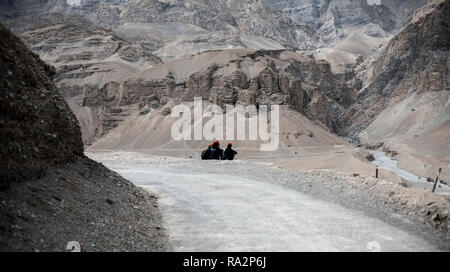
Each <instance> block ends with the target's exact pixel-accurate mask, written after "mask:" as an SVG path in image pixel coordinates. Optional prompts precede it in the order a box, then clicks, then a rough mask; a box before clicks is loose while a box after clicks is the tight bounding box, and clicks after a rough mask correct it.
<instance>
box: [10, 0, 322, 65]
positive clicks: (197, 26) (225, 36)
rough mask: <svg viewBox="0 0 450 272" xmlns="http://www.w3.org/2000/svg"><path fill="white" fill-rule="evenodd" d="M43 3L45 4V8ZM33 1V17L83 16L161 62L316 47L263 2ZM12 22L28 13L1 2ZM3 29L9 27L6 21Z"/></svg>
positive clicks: (309, 32) (304, 30) (306, 31)
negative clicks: (248, 50)
mask: <svg viewBox="0 0 450 272" xmlns="http://www.w3.org/2000/svg"><path fill="white" fill-rule="evenodd" d="M44 2H46V3H45V4H44ZM69 2H70V1H65V0H48V1H39V2H37V1H36V2H33V4H34V5H36V8H35V13H34V14H42V13H62V14H70V15H82V16H84V17H86V18H87V19H88V20H90V21H92V22H93V23H95V24H96V25H98V26H100V27H102V28H105V29H111V30H113V31H114V32H115V33H116V35H118V36H120V37H121V38H122V39H125V40H127V41H129V42H132V43H134V42H136V41H139V42H141V43H146V44H148V45H149V49H151V50H152V52H153V53H154V54H155V55H157V56H159V57H161V58H163V59H165V60H169V59H180V58H183V57H189V56H190V55H192V54H195V53H199V52H203V51H207V50H217V49H229V48H253V49H280V48H290V49H302V50H305V49H308V50H309V49H313V48H316V47H317V46H318V45H319V44H320V40H319V37H318V35H317V33H316V32H315V30H314V29H312V28H311V27H309V26H308V25H305V24H300V23H296V22H294V21H292V20H291V19H290V18H289V17H288V16H286V15H284V14H283V13H282V12H280V11H277V10H274V9H272V8H271V7H270V6H268V5H267V4H266V3H265V2H264V1H263V0H257V1H255V0H247V1H237V0H189V1H181V0H177V1H175V0H171V1H157V0H152V1H142V0H130V1H111V0H110V1H100V0H93V1H78V2H77V1H71V2H70V4H69ZM3 6H5V10H9V13H8V14H9V15H8V16H6V15H3V19H4V20H5V19H11V18H13V17H16V15H30V14H32V10H31V9H30V10H29V9H28V8H26V6H25V5H16V4H7V3H5V4H3ZM7 25H8V26H10V25H14V23H12V24H11V23H8V22H7Z"/></svg>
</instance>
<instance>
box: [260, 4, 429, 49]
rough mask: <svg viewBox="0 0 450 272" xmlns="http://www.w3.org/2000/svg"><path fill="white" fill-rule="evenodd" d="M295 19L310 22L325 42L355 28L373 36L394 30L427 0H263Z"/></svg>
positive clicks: (346, 34) (331, 41)
mask: <svg viewBox="0 0 450 272" xmlns="http://www.w3.org/2000/svg"><path fill="white" fill-rule="evenodd" d="M266 2H267V3H268V4H269V5H271V6H273V7H274V8H277V9H280V10H283V11H284V12H285V13H286V14H288V15H289V16H290V17H291V18H293V19H294V20H295V21H297V22H301V23H307V24H312V25H314V26H315V28H316V29H319V33H320V34H321V35H322V38H323V39H324V41H325V42H326V43H328V44H334V43H337V42H339V41H342V40H344V39H345V38H346V37H347V36H348V35H349V34H350V33H351V32H352V30H353V29H354V28H356V27H357V28H365V33H366V34H367V35H369V36H373V37H381V36H388V35H391V34H395V32H396V31H398V30H399V29H401V28H402V27H403V26H405V24H407V23H408V22H409V21H410V20H411V18H412V17H413V13H414V11H415V10H416V9H417V8H420V7H421V6H423V5H424V4H426V0H412V1H402V0H394V1H374V0H357V1H353V0H293V1H278V0H266Z"/></svg>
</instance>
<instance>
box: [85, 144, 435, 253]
mask: <svg viewBox="0 0 450 272" xmlns="http://www.w3.org/2000/svg"><path fill="white" fill-rule="evenodd" d="M90 156H91V157H93V158H94V159H96V160H98V161H101V162H103V163H104V164H105V165H106V166H107V167H109V168H110V169H112V170H114V171H116V172H118V173H119V174H121V175H122V176H124V177H125V178H127V179H128V180H130V181H132V182H134V183H135V184H137V185H139V186H142V187H144V188H148V189H150V190H152V191H153V192H157V193H158V194H159V196H160V207H161V212H162V214H163V218H164V223H165V227H166V228H167V231H168V235H169V240H170V245H171V247H172V250H175V251H434V250H437V248H435V247H434V246H433V245H431V244H430V243H429V242H428V241H427V240H425V239H423V238H422V237H419V236H416V235H414V234H412V233H410V232H407V231H404V230H402V229H400V228H397V227H394V226H392V225H389V224H387V223H385V222H383V221H382V220H380V219H377V218H375V217H371V216H370V215H367V214H365V213H363V212H361V211H357V210H353V209H349V208H345V207H343V206H341V205H339V204H336V203H332V202H328V201H324V200H321V199H319V198H317V197H313V196H310V195H307V194H305V193H303V192H301V191H299V190H295V189H294V188H290V187H286V186H283V185H282V184H279V183H277V182H276V181H277V180H278V179H280V178H282V177H281V174H280V173H281V172H280V171H282V170H280V169H277V168H276V167H274V166H273V165H271V164H262V163H249V162H244V161H233V162H219V161H207V162H204V161H203V162H202V161H198V160H188V159H178V158H158V157H150V156H143V155H139V154H137V153H99V154H91V155H90Z"/></svg>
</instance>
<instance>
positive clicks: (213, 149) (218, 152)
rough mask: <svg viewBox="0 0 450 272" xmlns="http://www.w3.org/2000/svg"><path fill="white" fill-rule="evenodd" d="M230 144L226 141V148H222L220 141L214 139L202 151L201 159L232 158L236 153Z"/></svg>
mask: <svg viewBox="0 0 450 272" xmlns="http://www.w3.org/2000/svg"><path fill="white" fill-rule="evenodd" d="M232 146H233V145H232V144H231V143H228V146H227V148H226V149H225V151H224V150H222V149H221V148H220V142H219V141H215V142H214V143H212V144H210V145H209V147H208V149H206V150H204V151H203V152H202V160H230V161H232V160H234V156H235V155H236V154H237V152H236V151H235V150H233V149H232Z"/></svg>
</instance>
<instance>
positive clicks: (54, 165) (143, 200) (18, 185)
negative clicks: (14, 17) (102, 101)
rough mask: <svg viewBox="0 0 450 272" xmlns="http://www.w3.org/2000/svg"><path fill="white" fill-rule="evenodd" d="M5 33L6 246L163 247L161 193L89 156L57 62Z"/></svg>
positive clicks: (0, 189) (0, 124)
mask: <svg viewBox="0 0 450 272" xmlns="http://www.w3.org/2000/svg"><path fill="white" fill-rule="evenodd" d="M0 36H1V37H2V38H1V39H0V50H1V52H2V55H1V56H0V84H1V89H2V92H3V95H2V96H1V98H0V105H1V107H0V113H1V115H0V116H1V118H0V128H1V129H0V136H1V137H0V139H1V147H0V154H1V157H2V165H1V166H0V251H65V250H66V247H67V244H68V243H69V242H71V241H78V242H79V245H80V246H81V247H82V250H88V251H113V250H114V251H123V250H129V251H136V250H138V251H144V250H145V251H151V250H164V249H165V248H166V244H165V241H166V238H165V234H164V231H163V230H162V229H161V218H160V215H159V213H158V209H157V203H156V198H155V197H154V196H151V195H149V194H148V193H147V192H144V191H142V190H141V189H138V188H136V187H135V186H134V185H132V184H131V183H130V182H129V181H127V180H124V179H123V178H122V177H120V176H119V175H117V174H115V173H113V172H111V171H110V170H108V169H107V168H105V167H104V166H102V165H101V164H98V163H96V162H94V161H92V160H90V159H88V158H87V157H85V156H84V154H83V143H82V138H81V133H80V128H79V125H78V121H77V120H76V118H75V116H74V114H73V113H72V111H71V110H70V108H69V106H68V105H67V103H66V102H65V101H64V99H63V97H62V96H61V94H60V93H59V92H58V90H57V88H56V87H55V84H54V83H53V76H54V75H55V71H54V69H53V68H52V67H51V66H49V65H47V64H45V63H44V62H43V61H42V60H40V58H39V56H37V55H36V54H35V53H33V52H31V51H30V50H29V49H28V48H27V47H26V46H25V45H24V44H23V43H22V42H21V41H20V39H19V38H17V37H15V36H14V35H13V34H12V33H11V32H10V31H9V30H7V29H6V28H5V27H3V26H2V25H0ZM130 222H133V224H132V225H130ZM124 230H130V231H124ZM68 249H71V248H68Z"/></svg>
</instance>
